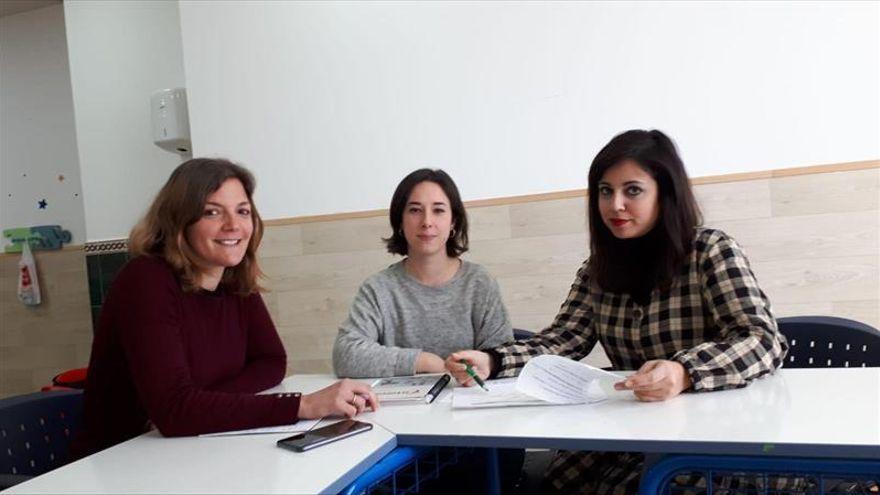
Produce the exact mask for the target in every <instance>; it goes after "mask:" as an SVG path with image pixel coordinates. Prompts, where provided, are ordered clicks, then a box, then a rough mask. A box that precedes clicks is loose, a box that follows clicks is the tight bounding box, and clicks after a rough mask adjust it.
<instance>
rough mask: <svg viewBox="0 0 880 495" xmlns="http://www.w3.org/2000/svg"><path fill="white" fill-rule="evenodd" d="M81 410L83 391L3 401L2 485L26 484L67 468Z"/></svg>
mask: <svg viewBox="0 0 880 495" xmlns="http://www.w3.org/2000/svg"><path fill="white" fill-rule="evenodd" d="M82 406H83V392H82V390H70V391H67V390H65V391H57V392H37V393H34V394H27V395H19V396H15V397H8V398H5V399H0V477H2V480H0V483H2V482H4V481H5V484H11V483H10V482H9V480H15V481H23V480H24V479H27V477H28V476H39V475H41V474H43V473H45V472H48V471H51V470H53V469H55V468H57V467H60V466H63V465H64V464H66V463H67V461H68V453H69V451H70V442H71V440H72V439H73V434H74V432H75V430H76V428H77V427H78V426H79V424H80V420H81V418H82Z"/></svg>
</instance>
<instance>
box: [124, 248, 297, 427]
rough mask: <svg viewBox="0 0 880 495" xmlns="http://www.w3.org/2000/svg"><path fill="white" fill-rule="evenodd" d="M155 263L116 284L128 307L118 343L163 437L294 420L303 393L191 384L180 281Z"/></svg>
mask: <svg viewBox="0 0 880 495" xmlns="http://www.w3.org/2000/svg"><path fill="white" fill-rule="evenodd" d="M157 264H158V263H157V262H155V261H153V262H151V263H141V264H139V265H138V266H137V267H134V268H133V269H132V270H130V271H128V273H126V275H127V277H126V278H125V280H120V281H119V282H121V283H120V284H118V285H117V284H114V291H117V290H118V291H120V295H121V296H122V299H123V300H124V305H123V307H125V308H127V311H126V314H125V316H124V318H125V320H126V321H125V322H124V324H122V325H120V336H119V338H120V341H121V343H122V347H123V350H124V353H125V357H126V360H127V362H128V367H129V370H130V372H131V377H132V380H133V382H134V385H135V388H136V390H137V394H138V397H139V398H140V401H141V403H142V404H143V406H144V408H145V409H146V411H147V416H148V417H149V419H150V421H151V422H152V423H153V424H154V425H155V426H156V427H157V428H158V429H159V432H160V433H162V434H163V435H165V436H186V435H198V434H202V433H213V432H218V431H228V430H238V429H245V428H257V427H263V426H275V425H280V424H289V423H294V422H296V420H297V412H298V409H299V399H300V396H299V394H274V395H253V394H250V393H235V392H220V391H209V390H204V389H201V388H199V387H197V386H196V385H195V384H194V383H193V379H192V375H191V372H190V369H189V365H188V362H187V351H186V349H185V345H184V343H183V339H182V338H181V333H182V332H185V331H186V329H185V328H182V325H181V311H182V303H181V297H180V294H181V292H180V288H179V287H178V285H177V280H176V278H175V277H174V276H173V274H172V273H171V272H170V270H169V269H167V268H165V267H157Z"/></svg>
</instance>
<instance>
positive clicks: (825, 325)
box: [777, 316, 880, 368]
mask: <svg viewBox="0 0 880 495" xmlns="http://www.w3.org/2000/svg"><path fill="white" fill-rule="evenodd" d="M777 321H778V323H779V330H780V331H781V332H782V333H783V335H785V337H786V338H787V339H788V345H789V351H788V357H787V358H786V359H785V367H786V368H853V367H877V366H880V331H878V330H877V329H876V328H873V327H871V326H869V325H865V324H864V323H859V322H857V321H853V320H848V319H846V318H837V317H834V316H793V317H787V318H779V319H778V320H777Z"/></svg>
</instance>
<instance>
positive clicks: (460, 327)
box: [333, 169, 513, 377]
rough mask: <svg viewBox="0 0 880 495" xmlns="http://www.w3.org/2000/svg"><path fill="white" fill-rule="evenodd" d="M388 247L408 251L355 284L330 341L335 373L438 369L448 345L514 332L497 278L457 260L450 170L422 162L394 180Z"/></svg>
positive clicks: (457, 211)
mask: <svg viewBox="0 0 880 495" xmlns="http://www.w3.org/2000/svg"><path fill="white" fill-rule="evenodd" d="M389 220H390V223H391V236H390V237H389V238H388V239H385V244H386V246H387V249H388V252H390V253H392V254H397V255H400V256H406V258H404V259H403V260H402V261H399V262H397V263H395V264H393V265H391V266H389V267H388V268H386V269H385V270H383V271H381V272H379V273H377V274H375V275H373V276H371V277H370V278H368V279H367V280H366V281H365V282H364V283H363V285H361V287H360V289H359V290H358V293H357V295H356V296H355V300H354V302H353V303H352V306H351V311H350V313H349V317H348V319H346V321H345V322H344V323H343V324H342V326H341V327H340V328H339V334H338V336H337V338H336V343H335V345H334V347H333V367H334V369H335V370H336V374H337V375H338V376H348V377H378V376H393V375H412V374H415V373H441V372H443V371H445V365H444V363H443V360H444V359H445V358H446V356H448V355H449V353H450V352H452V351H455V350H457V349H461V348H463V347H466V348H468V349H484V348H487V347H494V346H497V345H499V344H502V343H504V342H507V341H509V340H512V338H513V330H512V328H511V326H510V320H509V318H508V316H507V309H506V308H505V307H504V304H503V303H502V301H501V293H500V291H499V289H498V284H497V283H496V282H495V280H494V279H493V278H492V277H491V276H490V275H489V273H488V272H487V271H486V269H485V268H483V267H482V266H480V265H477V264H476V263H471V262H469V261H465V260H462V259H461V258H460V255H461V254H462V253H464V252H465V251H467V249H468V221H467V213H466V212H465V209H464V204H463V203H462V201H461V197H460V196H459V193H458V188H457V187H456V186H455V183H454V182H453V181H452V178H451V177H449V175H448V174H447V173H446V172H444V171H442V170H431V169H420V170H416V171H415V172H412V173H411V174H409V175H407V176H406V177H405V178H404V179H403V180H402V181H401V182H400V184H398V186H397V189H396V190H395V191H394V195H393V196H392V198H391V208H390V211H389Z"/></svg>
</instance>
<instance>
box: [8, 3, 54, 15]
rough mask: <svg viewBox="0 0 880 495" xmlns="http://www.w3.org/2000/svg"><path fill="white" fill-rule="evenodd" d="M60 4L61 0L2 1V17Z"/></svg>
mask: <svg viewBox="0 0 880 495" xmlns="http://www.w3.org/2000/svg"><path fill="white" fill-rule="evenodd" d="M59 3H61V0H2V1H0V17H4V16H7V15H12V14H18V13H20V12H27V11H28V10H36V9H42V8H43V7H48V6H50V5H57V4H59Z"/></svg>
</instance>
